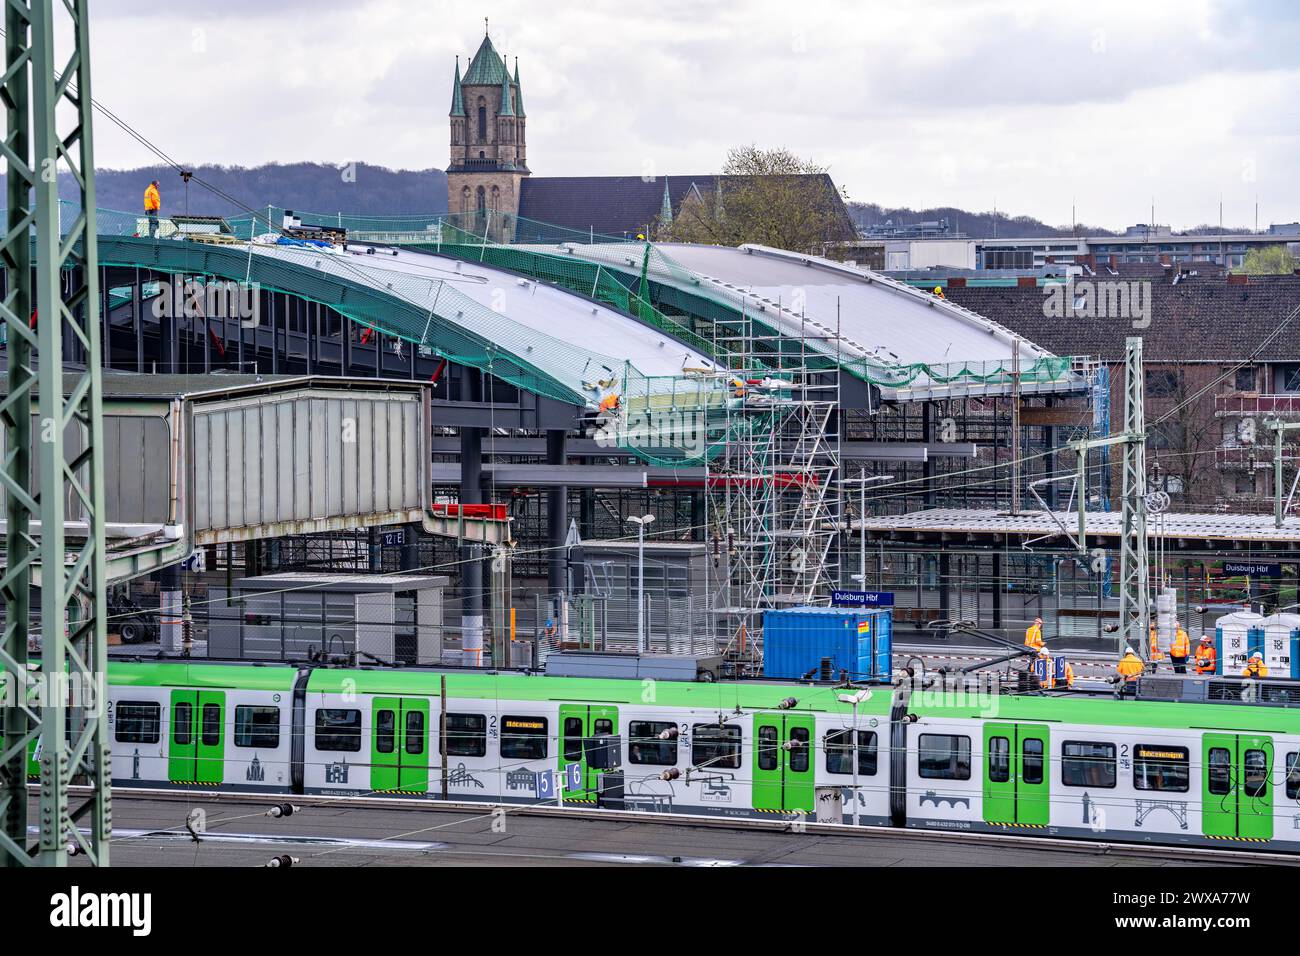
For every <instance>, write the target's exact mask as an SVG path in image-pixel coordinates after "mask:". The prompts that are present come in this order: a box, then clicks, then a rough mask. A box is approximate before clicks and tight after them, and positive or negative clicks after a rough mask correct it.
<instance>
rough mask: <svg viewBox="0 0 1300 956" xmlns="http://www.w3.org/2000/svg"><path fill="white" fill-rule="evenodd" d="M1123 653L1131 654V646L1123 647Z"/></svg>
mask: <svg viewBox="0 0 1300 956" xmlns="http://www.w3.org/2000/svg"><path fill="white" fill-rule="evenodd" d="M1124 653H1125V654H1132V653H1133V648H1131V647H1126V648H1124Z"/></svg>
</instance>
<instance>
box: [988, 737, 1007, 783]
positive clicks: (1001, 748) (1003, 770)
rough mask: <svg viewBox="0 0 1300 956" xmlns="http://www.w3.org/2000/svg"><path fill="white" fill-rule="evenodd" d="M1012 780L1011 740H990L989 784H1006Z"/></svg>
mask: <svg viewBox="0 0 1300 956" xmlns="http://www.w3.org/2000/svg"><path fill="white" fill-rule="evenodd" d="M1010 779H1011V739H1010V738H1009V737H990V738H989V782H990V783H1006V782H1007V781H1008V780H1010Z"/></svg>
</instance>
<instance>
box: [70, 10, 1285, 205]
mask: <svg viewBox="0 0 1300 956" xmlns="http://www.w3.org/2000/svg"><path fill="white" fill-rule="evenodd" d="M213 11H215V12H213ZM481 13H485V14H487V15H488V16H490V17H491V18H492V24H493V26H492V35H493V40H494V42H495V43H496V46H497V49H498V50H501V51H503V52H505V53H506V54H508V55H509V56H510V57H511V63H512V65H513V58H514V56H515V55H518V57H519V61H520V69H521V71H522V74H523V81H524V98H525V103H526V106H527V109H528V123H529V125H528V133H529V160H530V163H531V165H532V167H533V170H534V172H535V174H537V175H581V174H588V175H590V174H637V173H639V172H640V171H641V170H642V168H643V167H644V166H645V164H646V163H647V162H652V163H653V164H654V166H655V168H656V169H657V170H659V171H660V172H661V173H668V174H672V173H674V172H680V173H691V174H695V173H701V172H703V173H707V172H711V171H714V170H716V169H717V168H718V166H719V165H720V164H721V162H722V159H723V156H724V154H725V152H726V150H727V148H728V147H729V146H733V145H737V144H739V143H746V142H751V141H752V142H757V143H761V144H766V145H784V146H788V147H789V148H791V149H793V150H795V151H796V152H798V153H800V154H803V155H808V156H812V157H815V158H816V159H818V160H819V161H821V162H826V163H829V164H830V165H831V166H832V174H833V175H834V176H835V178H836V179H837V181H838V182H840V183H841V184H843V185H844V186H846V187H847V189H848V191H849V193H850V195H851V197H852V198H855V199H861V200H864V201H875V202H880V203H884V204H890V205H894V204H910V205H939V204H944V205H949V204H951V205H960V206H966V207H970V208H976V209H987V208H990V207H991V206H992V204H993V201H994V198H995V197H996V199H997V203H998V206H999V208H1000V209H1003V210H1006V211H1008V212H1010V213H1012V214H1019V213H1026V214H1031V215H1036V216H1039V217H1041V218H1044V219H1047V220H1050V221H1055V222H1064V221H1067V220H1068V217H1069V209H1070V204H1071V201H1072V199H1075V200H1077V202H1078V206H1079V215H1080V218H1081V219H1083V220H1085V221H1088V222H1092V223H1099V224H1106V225H1112V226H1115V225H1121V224H1123V223H1126V222H1131V221H1135V220H1139V219H1144V218H1146V216H1147V215H1149V207H1150V201H1151V197H1152V196H1153V195H1154V196H1155V199H1156V207H1157V208H1156V214H1157V217H1158V218H1160V219H1161V220H1163V221H1170V222H1173V223H1174V224H1176V225H1192V224H1195V223H1198V222H1201V221H1205V220H1207V219H1210V220H1212V219H1214V218H1217V214H1218V213H1217V207H1218V198H1219V195H1220V193H1222V194H1223V195H1224V199H1225V206H1226V218H1227V219H1228V221H1229V222H1236V223H1243V224H1244V223H1248V222H1250V221H1251V219H1252V217H1253V204H1254V201H1255V195H1256V193H1258V194H1259V196H1260V202H1261V206H1262V209H1263V211H1262V213H1261V215H1262V217H1263V219H1264V220H1265V221H1268V220H1274V221H1283V220H1290V219H1296V218H1300V184H1296V183H1295V182H1294V177H1291V176H1288V175H1287V171H1288V168H1289V167H1288V164H1289V163H1291V162H1292V157H1293V156H1294V146H1295V133H1294V132H1293V130H1294V128H1295V109H1294V103H1296V102H1297V101H1298V100H1300V55H1297V54H1296V52H1294V51H1295V50H1296V49H1298V48H1300V47H1298V46H1297V40H1300V27H1298V24H1297V12H1296V11H1295V10H1293V7H1292V5H1289V4H1287V3H1283V2H1280V0H1274V2H1272V3H1262V4H1261V3H1250V4H1248V3H1245V2H1239V0H1224V2H1213V0H1182V2H1149V3H1133V2H1132V0H1094V2H1090V3H1078V4H1059V3H1058V4H1051V5H1050V6H1047V5H1041V4H1038V3H1034V2H1031V0H945V2H924V3H921V2H907V0H899V2H890V3H884V2H881V3H853V2H826V0H821V2H819V0H804V2H802V3H800V4H797V5H791V4H789V3H788V2H784V0H748V2H744V3H722V2H714V3H708V2H700V0H694V2H688V0H669V2H664V3H658V4H655V5H653V6H645V7H641V6H638V5H635V4H628V3H626V2H622V0H602V2H594V3H584V4H581V5H579V4H572V5H567V6H557V5H545V6H540V5H538V4H535V3H525V2H523V0H500V2H493V3H485V4H482V5H481V6H480V7H478V8H475V9H472V10H471V9H470V8H467V7H465V6H464V5H463V4H459V3H450V2H441V0H439V2H434V3H430V2H421V0H338V2H334V0H310V2H305V0H277V2H265V0H224V2H223V3H221V4H220V5H217V4H214V3H212V2H211V0H203V2H200V0H188V2H183V0H182V2H176V0H174V2H172V3H171V4H168V5H160V4H157V3H155V2H152V0H151V2H145V0H113V2H112V3H108V4H98V5H96V6H95V7H94V10H93V17H94V19H93V23H92V36H93V44H94V47H93V51H92V61H93V66H94V70H95V94H96V97H97V98H98V99H99V100H101V101H102V102H104V103H105V104H106V105H108V106H109V107H110V108H112V109H113V110H114V111H116V112H117V113H118V114H119V115H121V116H122V117H124V118H125V119H127V120H128V121H129V122H131V123H132V124H133V125H134V126H136V127H137V128H138V129H139V130H140V131H141V132H143V133H145V134H146V135H147V136H149V137H150V138H151V139H153V140H154V141H155V142H157V143H158V144H159V145H160V146H162V147H163V148H164V149H166V150H167V151H168V152H169V153H171V154H173V155H175V156H176V157H177V158H178V159H181V160H182V161H185V162H221V163H239V164H253V163H259V162H266V161H271V160H283V161H290V160H302V159H313V160H320V161H332V162H346V161H351V160H362V159H363V160H365V161H367V162H371V163H379V164H384V165H389V166H395V167H406V168H424V167H428V166H442V165H444V164H445V162H446V159H447V121H446V115H447V108H448V105H449V100H450V92H451V73H452V63H453V58H454V56H455V55H456V54H458V53H459V54H460V55H461V57H462V61H463V60H464V58H465V57H466V56H468V55H470V54H472V53H473V52H474V50H475V48H476V47H477V46H478V43H479V41H480V40H481V38H482V33H483V26H482V20H481ZM96 145H97V148H98V151H99V152H98V155H99V162H100V164H101V165H105V166H116V167H122V166H130V165H136V164H141V163H145V162H149V161H152V157H151V156H150V155H149V154H147V153H146V152H145V151H144V150H143V149H142V148H141V147H140V146H139V145H138V144H136V143H134V142H133V141H131V140H130V139H129V138H128V137H126V136H125V135H124V134H122V133H120V132H119V131H117V130H116V129H115V128H114V127H112V126H111V125H109V124H107V123H105V122H100V123H99V125H98V128H97V139H96ZM1252 177H1253V178H1252Z"/></svg>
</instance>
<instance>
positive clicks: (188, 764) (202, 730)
mask: <svg viewBox="0 0 1300 956" xmlns="http://www.w3.org/2000/svg"><path fill="white" fill-rule="evenodd" d="M225 711H226V694H225V692H224V691H218V690H174V691H172V699H171V718H172V719H171V736H170V738H169V741H168V751H167V758H168V759H167V779H168V780H170V781H171V782H172V783H221V778H222V776H223V771H224V767H225V753H226V750H225V738H226V734H225Z"/></svg>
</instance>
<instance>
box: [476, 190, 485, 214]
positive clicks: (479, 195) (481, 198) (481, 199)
mask: <svg viewBox="0 0 1300 956" xmlns="http://www.w3.org/2000/svg"><path fill="white" fill-rule="evenodd" d="M475 202H476V203H477V207H478V211H479V212H480V213H482V212H487V190H486V189H484V188H483V187H482V186H480V187H479V188H478V189H477V190H476V191H475Z"/></svg>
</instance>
